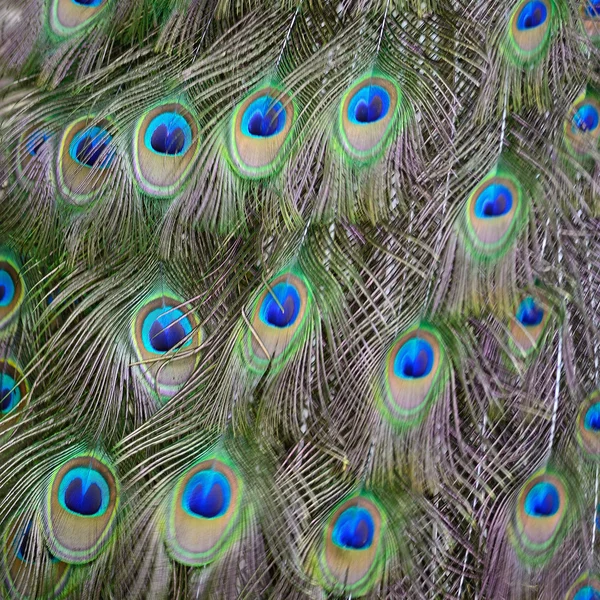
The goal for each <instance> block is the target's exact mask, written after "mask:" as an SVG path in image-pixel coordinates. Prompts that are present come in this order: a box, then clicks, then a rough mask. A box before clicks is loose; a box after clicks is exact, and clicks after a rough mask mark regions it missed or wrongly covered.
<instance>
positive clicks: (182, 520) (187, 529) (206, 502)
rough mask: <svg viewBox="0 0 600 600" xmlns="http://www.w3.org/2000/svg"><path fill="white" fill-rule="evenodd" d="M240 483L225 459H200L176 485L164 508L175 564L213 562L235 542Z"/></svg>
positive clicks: (168, 539) (239, 513) (238, 519)
mask: <svg viewBox="0 0 600 600" xmlns="http://www.w3.org/2000/svg"><path fill="white" fill-rule="evenodd" d="M242 493H243V482H242V480H241V478H240V476H239V474H238V473H237V470H236V469H235V466H234V465H233V464H232V463H231V462H230V461H229V459H228V457H226V456H221V455H220V456H219V457H216V456H215V457H210V458H206V459H204V460H201V461H200V462H198V463H197V464H195V465H194V466H193V467H191V468H190V469H188V470H187V472H186V473H184V475H183V476H182V477H180V479H179V480H178V482H177V483H176V485H175V487H174V489H173V493H172V494H171V495H170V497H169V499H168V504H167V509H166V512H167V514H166V531H167V533H166V540H165V541H166V545H167V549H168V551H169V553H170V554H171V556H172V557H173V558H174V559H175V560H176V561H178V562H180V563H182V564H185V565H190V566H201V565H205V564H208V563H210V562H212V561H214V560H215V559H216V558H217V557H218V556H220V555H221V554H222V552H224V551H225V550H226V549H227V548H228V547H229V545H230V544H231V543H232V542H234V541H235V540H236V539H237V537H238V536H237V535H236V530H237V529H238V526H239V522H240V519H241V511H242V506H241V501H242Z"/></svg>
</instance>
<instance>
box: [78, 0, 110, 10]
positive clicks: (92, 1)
mask: <svg viewBox="0 0 600 600" xmlns="http://www.w3.org/2000/svg"><path fill="white" fill-rule="evenodd" d="M71 2H73V4H75V5H76V6H86V7H92V8H93V7H96V6H100V5H101V4H102V3H103V2H104V0H71Z"/></svg>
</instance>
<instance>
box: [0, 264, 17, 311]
mask: <svg viewBox="0 0 600 600" xmlns="http://www.w3.org/2000/svg"><path fill="white" fill-rule="evenodd" d="M14 297H15V282H14V281H13V278H12V277H11V275H10V273H9V272H8V271H7V270H6V269H0V306H8V305H9V304H10V303H11V302H12V301H13V299H14Z"/></svg>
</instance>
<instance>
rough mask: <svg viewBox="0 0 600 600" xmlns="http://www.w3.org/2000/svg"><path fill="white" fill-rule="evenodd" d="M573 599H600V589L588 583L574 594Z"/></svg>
mask: <svg viewBox="0 0 600 600" xmlns="http://www.w3.org/2000/svg"><path fill="white" fill-rule="evenodd" d="M573 600H600V591H598V590H596V589H595V588H593V587H591V586H589V585H586V586H585V587H582V588H581V589H580V590H577V593H576V594H575V596H573Z"/></svg>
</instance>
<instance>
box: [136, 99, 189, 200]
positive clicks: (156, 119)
mask: <svg viewBox="0 0 600 600" xmlns="http://www.w3.org/2000/svg"><path fill="white" fill-rule="evenodd" d="M133 140H134V141H133V170H134V175H135V178H136V181H137V182H138V184H139V186H140V188H141V189H142V190H143V191H144V192H145V193H147V194H148V195H150V196H153V197H157V198H164V197H169V196H174V195H175V194H177V193H178V192H179V191H180V190H181V189H182V187H183V185H184V183H185V181H186V179H187V177H188V175H189V174H190V171H191V168H192V166H193V162H194V159H195V158H196V156H197V154H198V151H199V148H200V135H199V126H198V121H197V119H196V117H195V116H194V114H193V112H192V110H191V108H189V107H188V106H186V105H184V104H182V103H181V102H163V103H160V104H158V105H156V106H153V107H152V108H150V109H148V110H146V111H145V112H144V113H143V114H142V116H141V117H140V118H139V120H138V123H137V125H136V128H135V132H134V138H133Z"/></svg>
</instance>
